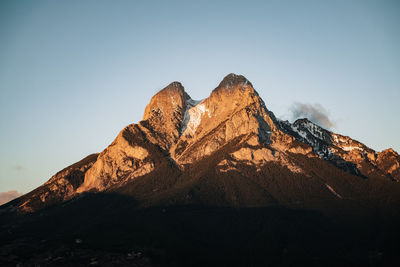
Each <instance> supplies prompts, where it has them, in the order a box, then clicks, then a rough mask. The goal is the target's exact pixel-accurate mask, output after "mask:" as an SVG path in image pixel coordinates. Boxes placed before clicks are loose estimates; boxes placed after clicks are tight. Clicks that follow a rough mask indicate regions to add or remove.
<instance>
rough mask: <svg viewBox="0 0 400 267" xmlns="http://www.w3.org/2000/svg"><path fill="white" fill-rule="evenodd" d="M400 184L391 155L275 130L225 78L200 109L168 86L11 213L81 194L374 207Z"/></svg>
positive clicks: (239, 84) (310, 129)
mask: <svg viewBox="0 0 400 267" xmlns="http://www.w3.org/2000/svg"><path fill="white" fill-rule="evenodd" d="M399 181H400V157H399V155H398V154H397V153H396V152H395V151H393V150H392V149H389V150H385V151H383V152H376V151H374V150H373V149H371V148H368V147H367V146H365V145H364V144H362V143H360V142H358V141H356V140H353V139H351V138H350V137H347V136H342V135H340V134H336V133H333V132H330V131H328V130H326V129H324V128H322V127H320V126H318V125H316V124H314V123H312V122H310V121H309V120H308V119H299V120H297V121H295V122H294V123H293V124H292V123H290V122H288V121H281V120H279V119H277V118H276V117H275V116H274V114H273V113H272V112H271V111H269V110H268V109H267V107H266V106H265V103H264V101H263V100H262V99H261V98H260V96H259V95H258V93H257V91H256V90H255V89H254V88H253V85H252V84H251V83H250V82H249V81H248V80H247V79H246V78H245V77H244V76H242V75H236V74H229V75H227V76H226V77H225V78H224V79H223V80H222V81H221V83H220V84H219V85H218V87H216V88H215V89H214V90H212V92H211V94H210V95H209V97H207V98H206V99H203V100H200V101H196V100H193V99H192V98H191V97H190V96H189V95H188V93H187V92H186V91H185V89H184V87H183V86H182V84H181V83H179V82H173V83H171V84H169V85H168V86H167V87H165V88H164V89H162V90H161V91H159V92H158V93H157V94H156V95H154V96H153V97H152V98H151V100H150V103H149V104H148V105H147V106H146V109H145V111H144V115H143V120H142V121H140V122H139V123H137V124H131V125H128V126H127V127H125V128H124V129H123V130H122V131H121V132H120V133H119V134H118V136H117V138H116V139H115V140H114V141H113V142H112V144H111V145H109V146H108V147H107V148H106V149H105V150H104V151H102V152H101V153H100V154H93V155H91V156H88V157H87V158H85V159H83V160H82V161H80V162H78V163H76V164H74V165H72V166H70V167H67V168H66V169H64V170H62V171H60V172H59V173H57V174H56V175H55V176H53V177H52V178H51V179H50V180H49V181H48V182H47V183H45V184H44V185H43V186H41V187H39V188H38V189H35V190H34V191H32V192H30V193H28V194H26V195H24V196H22V197H20V198H18V199H16V200H14V201H12V202H11V203H10V204H9V205H7V206H8V207H12V208H13V209H17V210H19V211H22V212H32V211H35V210H38V209H41V208H43V207H45V206H49V205H53V204H56V203H60V202H64V201H67V200H69V199H74V198H76V197H78V196H80V195H82V194H84V193H85V192H125V193H127V194H130V195H132V196H134V197H135V198H136V199H137V200H138V201H139V202H140V203H142V204H143V205H155V204H161V203H181V204H187V203H193V204H200V203H208V204H213V205H234V206H260V205H261V206H263V205H268V204H271V203H285V204H288V203H295V202H297V203H300V202H301V203H305V202H307V201H309V200H311V199H315V198H317V199H320V200H328V199H336V200H337V199H345V198H347V199H365V198H369V199H370V198H379V197H382V195H385V194H388V192H392V191H393V190H398V183H397V182H399ZM376 183H379V190H388V191H380V192H379V194H378V193H377V190H378V189H377V188H375V187H374V185H375V184H376ZM386 188H389V189H386ZM394 188H396V189H394ZM397 192H400V191H397ZM389 195H390V194H389Z"/></svg>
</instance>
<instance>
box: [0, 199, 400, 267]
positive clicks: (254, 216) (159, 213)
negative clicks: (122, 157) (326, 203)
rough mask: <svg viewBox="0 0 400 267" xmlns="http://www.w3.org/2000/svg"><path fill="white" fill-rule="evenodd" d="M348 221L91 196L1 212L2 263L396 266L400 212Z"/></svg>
mask: <svg viewBox="0 0 400 267" xmlns="http://www.w3.org/2000/svg"><path fill="white" fill-rule="evenodd" d="M344 214H347V215H344ZM350 214H351V215H349V213H343V214H339V215H337V214H336V215H335V216H331V215H329V214H327V213H322V212H319V211H313V210H301V209H290V208H286V207H283V206H269V207H258V208H230V207H215V206H204V205H186V206H166V207H152V208H138V207H137V201H136V200H135V199H134V198H132V197H129V196H124V195H120V194H106V193H98V194H87V195H85V196H83V197H81V198H80V199H76V200H73V201H69V202H67V203H64V204H60V205H56V206H53V207H49V208H46V209H44V210H41V211H40V212H37V213H34V214H30V215H24V216H21V215H15V214H14V215H11V214H2V215H1V217H0V221H1V231H0V240H1V244H0V246H1V249H0V251H1V255H0V264H1V265H2V266H15V265H16V264H18V263H24V265H28V266H34V265H37V264H40V266H46V265H47V266H51V265H57V266H70V265H71V264H72V265H74V266H80V265H81V266H87V265H88V264H90V262H91V260H93V258H96V259H97V263H98V265H100V266H103V265H120V266H126V265H132V262H130V261H129V257H130V256H129V255H132V253H130V252H131V251H140V253H143V255H145V256H146V257H148V258H149V259H150V260H151V263H148V264H149V265H143V266H267V265H268V266H339V265H340V266H354V265H359V266H360V265H362V266H377V265H379V266H383V265H387V266H390V265H391V263H392V261H393V260H394V259H396V255H397V254H396V253H397V247H398V246H397V245H398V240H399V230H398V227H397V226H398V225H399V222H400V220H399V217H398V214H397V213H396V214H395V215H393V216H389V215H387V216H386V215H382V214H377V213H370V214H369V213H365V214H363V215H360V214H356V213H353V212H352V213H350ZM128 253H130V254H128ZM105 255H118V256H115V257H114V258H112V259H111V258H110V256H109V258H107V260H105V259H104V257H105ZM60 258H61V260H60ZM54 259H58V262H54V261H53V260H54ZM136 264H137V263H136Z"/></svg>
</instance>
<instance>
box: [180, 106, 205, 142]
mask: <svg viewBox="0 0 400 267" xmlns="http://www.w3.org/2000/svg"><path fill="white" fill-rule="evenodd" d="M205 113H207V115H208V117H209V118H210V117H211V116H210V111H209V110H208V109H207V108H206V106H205V104H204V103H202V101H196V100H192V99H189V100H187V106H186V111H185V115H184V116H183V127H182V135H191V136H193V135H194V133H195V132H196V129H197V127H198V126H199V125H200V122H201V118H202V116H203V115H204V114H205Z"/></svg>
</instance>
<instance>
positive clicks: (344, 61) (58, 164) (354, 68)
mask: <svg viewBox="0 0 400 267" xmlns="http://www.w3.org/2000/svg"><path fill="white" fill-rule="evenodd" d="M399 14H400V2H399V1H382V0H377V1H356V0H353V1H73V0H72V1H40V0H38V1H14V0H11V1H4V0H2V1H0V147H1V150H0V151H1V153H0V192H3V191H8V190H18V191H20V192H23V193H26V192H28V191H30V190H32V189H34V188H35V187H37V186H39V185H40V184H42V183H44V182H45V181H46V180H47V179H49V178H50V177H51V176H52V175H53V174H54V173H56V172H57V171H58V170H60V169H62V168H64V167H66V166H67V165H69V164H72V163H74V162H76V161H78V160H80V159H81V158H83V157H84V156H86V155H88V154H90V153H93V152H100V151H102V150H103V149H104V148H105V147H106V146H107V145H108V144H110V143H111V142H112V140H113V139H114V138H115V137H116V135H117V134H118V132H119V131H120V130H121V129H122V128H123V127H124V126H126V125H128V124H130V123H134V122H138V121H140V120H141V117H142V114H143V111H144V108H145V106H146V104H147V103H148V102H149V100H150V98H151V96H152V95H153V94H154V93H156V92H157V91H158V90H159V89H161V88H163V87H164V86H166V85H167V84H169V83H170V82H172V81H175V80H177V81H180V82H182V83H183V85H184V86H185V88H186V90H187V92H188V93H189V94H190V95H191V96H192V98H194V99H202V98H205V97H207V96H208V94H209V93H210V92H211V90H212V89H213V88H215V87H216V86H217V85H218V83H219V82H220V80H221V79H222V78H223V77H224V76H225V75H226V74H228V73H231V72H234V73H237V74H243V75H245V76H246V77H247V78H248V79H249V80H250V81H251V82H252V83H253V85H254V87H255V88H256V90H257V91H258V92H259V93H260V95H261V97H262V98H263V99H264V101H265V102H266V105H267V107H268V108H269V109H270V110H272V111H273V112H274V113H275V114H276V115H277V116H278V117H281V118H288V119H289V118H290V113H289V110H290V108H291V106H292V104H293V103H295V102H299V103H304V104H319V105H321V106H323V107H324V108H325V109H326V110H327V111H328V112H329V115H330V119H331V120H333V121H334V122H335V123H336V124H335V127H334V129H333V130H335V131H336V132H339V133H342V134H344V135H349V136H351V137H353V138H355V139H357V140H359V141H361V142H364V143H365V144H366V145H368V146H370V147H372V148H373V149H376V150H378V151H380V150H382V149H384V148H388V147H393V148H394V149H395V150H397V151H399V150H400V139H399V135H400V134H399V133H400V118H399V116H400V103H399V100H400V15H399Z"/></svg>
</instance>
